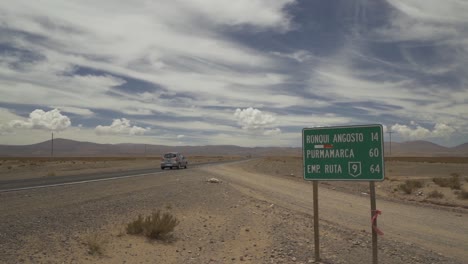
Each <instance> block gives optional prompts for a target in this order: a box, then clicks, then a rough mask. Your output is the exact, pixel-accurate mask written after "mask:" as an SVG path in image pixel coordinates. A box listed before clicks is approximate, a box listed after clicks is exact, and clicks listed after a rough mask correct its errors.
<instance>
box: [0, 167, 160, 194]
mask: <svg viewBox="0 0 468 264" xmlns="http://www.w3.org/2000/svg"><path fill="white" fill-rule="evenodd" d="M159 173H163V172H162V171H157V172H152V173H143V174H135V175H126V176H120V177H111V178H104V179H94V180H85V181H76V182H65V183H56V184H46V185H39V186H31V187H22V188H14V189H6V190H0V193H4V192H14V191H24V190H32V189H41V188H48V187H57V186H66V185H75V184H84V183H90V182H100V181H112V180H118V179H125V178H134V177H141V176H148V175H151V174H159Z"/></svg>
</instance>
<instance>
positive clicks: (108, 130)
mask: <svg viewBox="0 0 468 264" xmlns="http://www.w3.org/2000/svg"><path fill="white" fill-rule="evenodd" d="M149 130H150V129H149V128H143V127H138V126H131V125H130V120H128V119H126V118H122V119H114V121H113V122H112V124H111V125H110V126H101V125H99V126H97V127H96V129H95V132H96V134H98V135H107V134H110V135H132V136H133V135H143V134H145V133H146V132H148V131H149Z"/></svg>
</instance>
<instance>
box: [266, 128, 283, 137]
mask: <svg viewBox="0 0 468 264" xmlns="http://www.w3.org/2000/svg"><path fill="white" fill-rule="evenodd" d="M279 134H281V129H279V128H274V129H267V130H265V131H263V135H265V136H276V135H279Z"/></svg>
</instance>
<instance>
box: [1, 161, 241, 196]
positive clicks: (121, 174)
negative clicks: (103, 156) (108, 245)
mask: <svg viewBox="0 0 468 264" xmlns="http://www.w3.org/2000/svg"><path fill="white" fill-rule="evenodd" d="M231 162H233V161H223V162H206V163H198V164H190V165H189V166H188V169H190V168H196V167H200V166H207V165H213V164H223V163H231ZM182 170H183V169H182ZM170 171H177V169H173V170H169V169H166V170H161V168H159V167H157V168H154V169H136V170H135V169H134V170H126V171H116V172H105V173H102V172H101V173H91V174H78V175H68V176H56V177H43V178H32V179H21V180H9V181H0V193H3V192H12V191H19V190H27V189H35V188H45V187H52V186H62V185H71V184H78V183H86V182H95V181H103V180H114V179H119V178H128V177H138V176H145V175H148V174H160V173H168V172H170Z"/></svg>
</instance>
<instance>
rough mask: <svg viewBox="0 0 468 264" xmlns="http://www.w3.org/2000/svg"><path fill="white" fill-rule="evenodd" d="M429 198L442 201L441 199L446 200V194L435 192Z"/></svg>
mask: <svg viewBox="0 0 468 264" xmlns="http://www.w3.org/2000/svg"><path fill="white" fill-rule="evenodd" d="M427 197H429V198H436V199H440V198H444V194H443V193H441V192H439V191H437V190H433V191H432V192H430V193H429V194H428V195H427Z"/></svg>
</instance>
